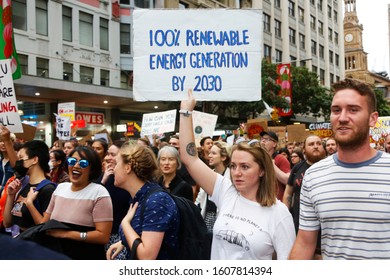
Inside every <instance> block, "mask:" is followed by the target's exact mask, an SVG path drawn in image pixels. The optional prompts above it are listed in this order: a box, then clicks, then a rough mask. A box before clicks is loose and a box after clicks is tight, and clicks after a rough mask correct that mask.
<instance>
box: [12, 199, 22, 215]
mask: <svg viewBox="0 0 390 280" xmlns="http://www.w3.org/2000/svg"><path fill="white" fill-rule="evenodd" d="M23 200H24V198H23V197H22V198H21V199H19V200H18V201H16V202H15V204H14V207H13V208H12V210H11V214H12V215H13V216H15V217H22V207H23Z"/></svg>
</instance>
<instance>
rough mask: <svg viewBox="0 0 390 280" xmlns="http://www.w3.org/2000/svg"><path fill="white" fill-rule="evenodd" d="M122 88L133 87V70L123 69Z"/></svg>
mask: <svg viewBox="0 0 390 280" xmlns="http://www.w3.org/2000/svg"><path fill="white" fill-rule="evenodd" d="M121 88H125V89H131V88H133V71H129V72H126V71H122V73H121Z"/></svg>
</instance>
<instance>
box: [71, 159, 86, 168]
mask: <svg viewBox="0 0 390 280" xmlns="http://www.w3.org/2000/svg"><path fill="white" fill-rule="evenodd" d="M66 161H67V162H68V165H69V166H75V165H76V163H79V165H80V167H81V168H87V167H88V166H89V161H88V160H86V159H80V160H77V159H76V158H74V157H68V158H67V159H66Z"/></svg>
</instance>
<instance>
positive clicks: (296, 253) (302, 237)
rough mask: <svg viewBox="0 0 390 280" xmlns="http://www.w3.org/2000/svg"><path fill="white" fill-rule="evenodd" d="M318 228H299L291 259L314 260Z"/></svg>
mask: <svg viewBox="0 0 390 280" xmlns="http://www.w3.org/2000/svg"><path fill="white" fill-rule="evenodd" d="M317 236H318V230H314V231H308V230H301V229H300V230H299V231H298V235H297V238H296V239H295V243H294V246H293V248H292V249H291V252H290V256H289V259H290V260H312V259H313V256H314V252H315V249H316V245H317Z"/></svg>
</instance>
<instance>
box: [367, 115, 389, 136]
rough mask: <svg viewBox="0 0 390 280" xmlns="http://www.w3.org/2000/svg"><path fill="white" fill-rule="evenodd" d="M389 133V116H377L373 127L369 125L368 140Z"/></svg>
mask: <svg viewBox="0 0 390 280" xmlns="http://www.w3.org/2000/svg"><path fill="white" fill-rule="evenodd" d="M389 134H390V117H389V116H386V117H378V121H377V122H376V123H375V126H374V127H370V141H371V142H376V141H379V140H380V139H381V138H382V139H384V138H385V137H386V136H387V135H389Z"/></svg>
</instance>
